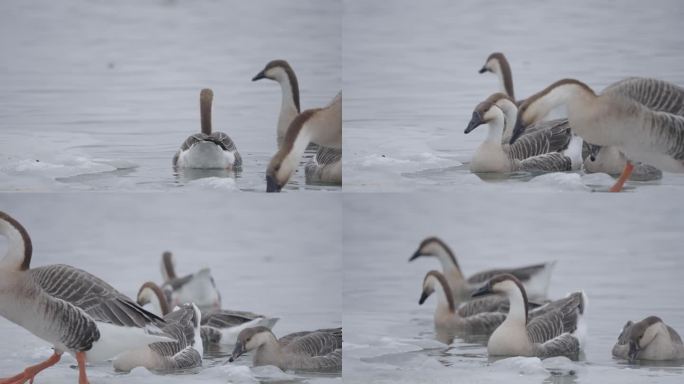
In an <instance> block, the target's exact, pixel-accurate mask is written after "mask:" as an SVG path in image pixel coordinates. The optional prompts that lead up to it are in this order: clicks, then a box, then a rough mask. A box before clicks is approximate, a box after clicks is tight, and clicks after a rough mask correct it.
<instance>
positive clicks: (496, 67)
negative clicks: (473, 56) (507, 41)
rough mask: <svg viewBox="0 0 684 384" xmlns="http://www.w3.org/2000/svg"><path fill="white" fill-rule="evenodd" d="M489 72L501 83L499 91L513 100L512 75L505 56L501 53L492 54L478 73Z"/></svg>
mask: <svg viewBox="0 0 684 384" xmlns="http://www.w3.org/2000/svg"><path fill="white" fill-rule="evenodd" d="M486 72H491V73H493V74H495V75H497V76H498V77H499V81H500V82H501V90H502V92H505V93H506V94H507V95H508V96H510V97H511V98H515V95H514V94H513V74H512V72H511V66H510V65H509V64H508V60H507V59H506V56H504V54H503V53H501V52H494V53H492V54H491V55H489V57H487V61H485V64H484V65H483V66H482V68H480V70H479V73H486Z"/></svg>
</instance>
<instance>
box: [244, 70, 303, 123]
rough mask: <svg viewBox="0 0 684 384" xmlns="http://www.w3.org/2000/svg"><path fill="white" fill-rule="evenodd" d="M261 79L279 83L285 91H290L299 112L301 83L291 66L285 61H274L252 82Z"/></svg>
mask: <svg viewBox="0 0 684 384" xmlns="http://www.w3.org/2000/svg"><path fill="white" fill-rule="evenodd" d="M261 79H269V80H273V81H277V82H278V83H279V84H280V85H281V87H283V89H289V90H290V92H291V93H292V102H294V104H295V107H296V108H297V111H298V112H299V110H300V107H299V83H298V81H297V76H295V73H294V70H293V69H292V67H291V66H290V64H289V63H288V62H287V61H285V60H272V61H270V62H269V63H268V64H266V66H265V67H264V69H262V70H261V72H259V73H257V74H256V75H255V76H254V77H253V78H252V81H258V80H261Z"/></svg>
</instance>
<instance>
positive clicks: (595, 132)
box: [511, 77, 684, 192]
mask: <svg viewBox="0 0 684 384" xmlns="http://www.w3.org/2000/svg"><path fill="white" fill-rule="evenodd" d="M563 105H564V106H566V107H567V112H568V119H569V121H570V125H571V126H572V127H573V130H574V131H575V133H577V134H578V135H579V136H581V137H582V138H584V139H585V140H587V141H588V142H590V143H592V144H596V145H601V146H604V145H605V146H614V147H616V148H618V150H619V151H620V152H621V153H623V154H624V155H625V157H626V158H627V160H628V161H627V163H626V165H625V168H624V169H623V171H622V174H621V175H620V177H619V178H618V180H617V181H616V183H615V184H614V185H613V187H611V189H610V191H611V192H619V191H621V190H622V187H623V186H624V184H625V182H626V180H627V179H628V178H629V177H630V174H631V173H632V171H633V170H634V165H633V162H642V163H646V164H651V165H653V166H655V167H657V168H659V169H662V170H665V171H669V172H679V173H681V172H684V88H681V87H679V86H677V85H674V84H671V83H668V82H665V81H661V80H656V79H648V78H639V77H633V78H628V79H625V80H621V81H619V82H617V83H614V84H612V85H610V86H608V87H607V88H606V89H605V90H604V91H603V92H602V93H601V94H599V95H597V94H596V93H595V92H594V91H593V90H592V89H591V88H590V87H589V86H588V85H586V84H585V83H583V82H581V81H579V80H575V79H563V80H559V81H557V82H555V83H553V84H551V85H549V86H548V87H547V88H545V89H544V90H542V91H540V92H539V93H537V94H535V95H533V96H531V97H529V98H528V99H527V100H525V102H524V103H523V104H522V105H521V106H520V113H519V114H518V120H517V121H516V125H515V128H514V130H513V135H512V137H511V143H513V142H515V140H516V139H517V138H518V137H519V136H520V135H521V134H522V133H523V132H524V130H525V127H526V126H527V125H529V124H530V122H531V121H533V120H537V119H539V118H540V117H542V116H546V115H547V114H548V112H549V111H550V110H552V109H553V108H555V107H558V106H563Z"/></svg>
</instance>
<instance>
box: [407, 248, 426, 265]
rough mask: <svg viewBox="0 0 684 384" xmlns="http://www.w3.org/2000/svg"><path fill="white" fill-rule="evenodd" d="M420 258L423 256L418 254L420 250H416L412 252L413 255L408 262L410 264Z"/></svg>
mask: <svg viewBox="0 0 684 384" xmlns="http://www.w3.org/2000/svg"><path fill="white" fill-rule="evenodd" d="M421 256H423V254H422V253H420V250H417V251H415V252H413V255H412V256H411V258H410V259H409V262H410V261H413V260H415V259H417V258H419V257H421Z"/></svg>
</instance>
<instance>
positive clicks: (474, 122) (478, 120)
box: [463, 112, 484, 134]
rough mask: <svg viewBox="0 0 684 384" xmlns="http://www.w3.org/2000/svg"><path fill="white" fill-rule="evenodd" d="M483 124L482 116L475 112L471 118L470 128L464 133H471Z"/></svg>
mask: <svg viewBox="0 0 684 384" xmlns="http://www.w3.org/2000/svg"><path fill="white" fill-rule="evenodd" d="M482 124H484V121H482V116H481V115H480V112H473V117H471V118H470V123H468V127H467V128H466V129H465V131H463V133H465V134H468V133H470V131H472V130H473V129H475V128H477V127H479V126H480V125H482Z"/></svg>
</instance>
